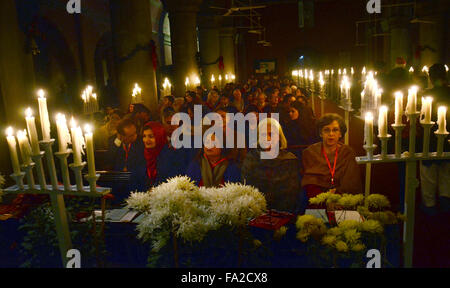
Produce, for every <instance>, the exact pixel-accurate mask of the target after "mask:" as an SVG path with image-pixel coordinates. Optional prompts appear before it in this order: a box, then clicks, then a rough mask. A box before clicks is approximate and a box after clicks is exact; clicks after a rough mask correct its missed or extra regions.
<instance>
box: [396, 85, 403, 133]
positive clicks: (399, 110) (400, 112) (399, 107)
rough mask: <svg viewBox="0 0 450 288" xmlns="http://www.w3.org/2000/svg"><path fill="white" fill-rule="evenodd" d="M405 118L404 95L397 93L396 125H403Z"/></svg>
mask: <svg viewBox="0 0 450 288" xmlns="http://www.w3.org/2000/svg"><path fill="white" fill-rule="evenodd" d="M402 116H403V93H402V92H400V91H397V92H395V125H400V124H402Z"/></svg>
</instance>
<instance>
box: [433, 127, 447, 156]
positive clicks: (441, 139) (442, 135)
mask: <svg viewBox="0 0 450 288" xmlns="http://www.w3.org/2000/svg"><path fill="white" fill-rule="evenodd" d="M434 134H435V135H436V136H437V137H438V143H437V149H436V152H437V153H436V155H437V156H442V154H443V153H444V140H445V138H447V136H448V134H449V132H447V131H445V132H444V133H439V132H438V131H435V132H434Z"/></svg>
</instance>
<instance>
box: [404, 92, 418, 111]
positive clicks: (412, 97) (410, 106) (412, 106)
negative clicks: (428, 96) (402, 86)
mask: <svg viewBox="0 0 450 288" xmlns="http://www.w3.org/2000/svg"><path fill="white" fill-rule="evenodd" d="M416 103H417V86H412V87H411V88H409V89H408V103H407V105H406V111H407V112H408V113H409V114H414V113H416V109H417V107H416Z"/></svg>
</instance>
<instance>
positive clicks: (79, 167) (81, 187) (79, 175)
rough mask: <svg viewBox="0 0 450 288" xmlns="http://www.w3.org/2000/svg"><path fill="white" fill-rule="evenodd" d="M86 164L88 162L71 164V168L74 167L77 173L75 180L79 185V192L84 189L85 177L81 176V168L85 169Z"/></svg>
mask: <svg viewBox="0 0 450 288" xmlns="http://www.w3.org/2000/svg"><path fill="white" fill-rule="evenodd" d="M84 166H86V162H83V163H81V164H80V165H75V164H74V163H72V164H70V165H69V167H70V169H72V171H73V173H74V174H75V182H76V185H77V191H79V192H82V191H84V187H83V178H82V177H81V170H83V168H84Z"/></svg>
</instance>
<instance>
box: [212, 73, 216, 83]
mask: <svg viewBox="0 0 450 288" xmlns="http://www.w3.org/2000/svg"><path fill="white" fill-rule="evenodd" d="M214 81H216V78H214V74H212V76H211V82H214Z"/></svg>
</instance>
